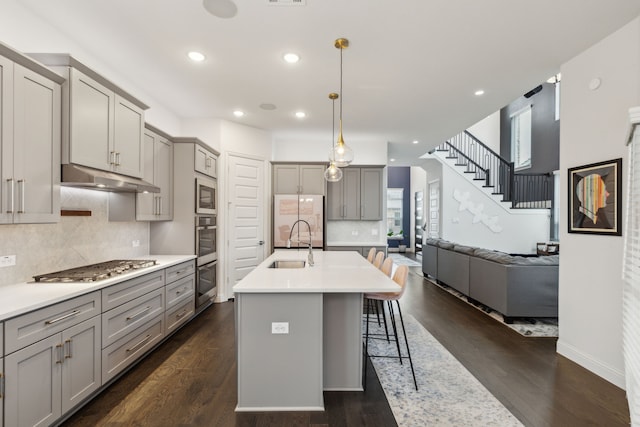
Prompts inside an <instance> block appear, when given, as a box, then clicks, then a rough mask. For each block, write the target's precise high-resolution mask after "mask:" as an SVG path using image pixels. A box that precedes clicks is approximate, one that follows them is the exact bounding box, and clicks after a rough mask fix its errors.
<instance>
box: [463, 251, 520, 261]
mask: <svg viewBox="0 0 640 427" xmlns="http://www.w3.org/2000/svg"><path fill="white" fill-rule="evenodd" d="M473 254H474V255H475V256H477V257H478V258H482V259H486V260H487V261H493V262H497V263H499V264H511V262H512V261H513V258H514V257H512V256H511V255H509V254H506V253H504V252H499V251H492V250H490V249H481V248H476V250H475V251H474V252H473Z"/></svg>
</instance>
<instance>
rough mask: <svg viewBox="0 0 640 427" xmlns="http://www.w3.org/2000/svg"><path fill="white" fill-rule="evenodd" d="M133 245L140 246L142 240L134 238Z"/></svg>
mask: <svg viewBox="0 0 640 427" xmlns="http://www.w3.org/2000/svg"><path fill="white" fill-rule="evenodd" d="M131 246H132V247H134V248H137V247H139V246H140V240H133V241H132V242H131Z"/></svg>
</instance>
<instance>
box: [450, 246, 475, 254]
mask: <svg viewBox="0 0 640 427" xmlns="http://www.w3.org/2000/svg"><path fill="white" fill-rule="evenodd" d="M453 250H454V251H456V252H459V253H461V254H466V255H473V253H474V252H475V250H476V248H473V247H471V246H465V245H453Z"/></svg>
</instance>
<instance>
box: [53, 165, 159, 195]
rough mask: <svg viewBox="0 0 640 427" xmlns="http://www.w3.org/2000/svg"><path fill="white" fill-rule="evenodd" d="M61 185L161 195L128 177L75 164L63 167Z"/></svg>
mask: <svg viewBox="0 0 640 427" xmlns="http://www.w3.org/2000/svg"><path fill="white" fill-rule="evenodd" d="M61 176H62V179H61V182H60V184H61V185H63V186H66V187H77V188H86V189H91V190H102V191H113V192H117V193H159V192H160V188H159V187H156V186H155V185H153V184H151V183H148V182H146V181H143V180H141V179H139V178H133V177H130V176H126V175H119V174H116V173H113V172H106V171H101V170H98V169H92V168H88V167H85V166H79V165H74V164H63V165H62V175H61Z"/></svg>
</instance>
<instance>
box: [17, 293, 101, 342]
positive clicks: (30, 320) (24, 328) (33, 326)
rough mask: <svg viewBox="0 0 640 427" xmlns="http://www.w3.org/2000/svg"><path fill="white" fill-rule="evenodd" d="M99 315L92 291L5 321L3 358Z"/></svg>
mask: <svg viewBox="0 0 640 427" xmlns="http://www.w3.org/2000/svg"><path fill="white" fill-rule="evenodd" d="M100 311H101V307H100V291H96V292H92V293H90V294H86V295H82V296H81V297H78V298H74V299H71V300H68V301H64V302H61V303H58V304H54V305H51V306H49V307H45V308H43V309H40V310H37V311H32V312H31V313H27V314H23V315H22V316H18V317H15V318H13V319H9V320H7V321H6V322H5V327H6V330H5V334H4V335H5V354H9V353H12V352H14V351H16V350H18V349H21V348H23V347H26V346H28V345H31V344H33V343H34V342H36V341H39V340H41V339H43V338H46V337H48V336H51V335H53V334H55V333H58V332H60V331H62V330H63V329H66V328H68V327H70V326H73V325H76V324H78V323H80V322H82V321H84V320H87V319H89V318H91V317H93V316H96V315H98V314H99V313H100Z"/></svg>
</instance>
